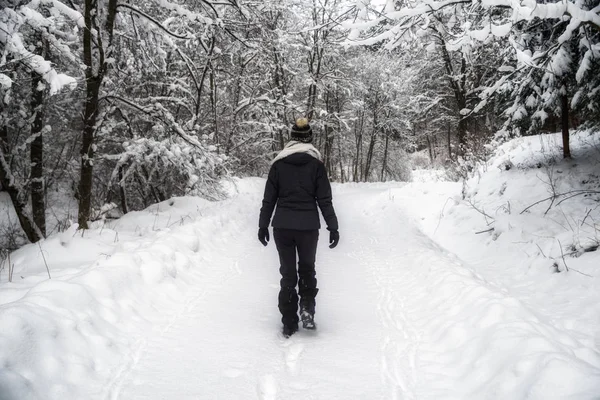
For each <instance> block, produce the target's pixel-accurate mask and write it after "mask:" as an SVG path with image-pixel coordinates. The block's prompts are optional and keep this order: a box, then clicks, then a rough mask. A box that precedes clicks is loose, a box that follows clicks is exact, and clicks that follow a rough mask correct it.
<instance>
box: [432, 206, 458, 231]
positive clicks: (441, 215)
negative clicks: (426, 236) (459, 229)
mask: <svg viewBox="0 0 600 400" xmlns="http://www.w3.org/2000/svg"><path fill="white" fill-rule="evenodd" d="M449 200H453V199H452V197H448V198H447V199H446V202H445V203H444V207H442V211H440V218H438V223H437V226H436V227H435V230H434V231H433V234H434V235H435V233H436V232H437V230H438V228H439V227H440V224H441V223H442V218H443V217H444V210H445V209H446V205H447V204H448V201H449Z"/></svg>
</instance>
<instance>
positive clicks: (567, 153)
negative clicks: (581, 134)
mask: <svg viewBox="0 0 600 400" xmlns="http://www.w3.org/2000/svg"><path fill="white" fill-rule="evenodd" d="M560 100H561V107H560V109H561V125H562V141H563V157H564V158H571V146H570V144H569V93H568V92H567V85H566V83H565V84H564V86H563V93H562V95H561V97H560Z"/></svg>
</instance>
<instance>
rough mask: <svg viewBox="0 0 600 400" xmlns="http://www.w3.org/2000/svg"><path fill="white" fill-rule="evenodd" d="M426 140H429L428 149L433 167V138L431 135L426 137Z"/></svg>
mask: <svg viewBox="0 0 600 400" xmlns="http://www.w3.org/2000/svg"><path fill="white" fill-rule="evenodd" d="M425 138H426V139H427V148H428V149H429V162H430V164H431V165H433V158H434V156H433V143H432V142H431V137H430V136H429V134H427V135H425Z"/></svg>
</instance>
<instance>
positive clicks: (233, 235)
mask: <svg viewBox="0 0 600 400" xmlns="http://www.w3.org/2000/svg"><path fill="white" fill-rule="evenodd" d="M555 140H557V139H556V137H555V136H544V137H530V138H520V139H516V140H514V141H511V142H509V143H506V144H504V145H503V146H501V147H500V148H499V149H498V151H497V153H496V156H495V157H494V158H493V160H492V161H491V163H490V165H489V166H488V167H487V168H484V169H482V170H481V173H480V174H478V176H476V177H475V178H473V179H472V180H470V181H469V182H468V183H467V185H466V186H464V187H463V186H462V185H461V184H460V183H450V182H414V183H410V184H398V183H372V184H344V185H334V204H335V206H336V211H337V213H338V217H339V219H340V233H341V241H340V245H339V246H338V247H337V248H336V249H334V250H330V249H328V248H327V243H326V240H323V236H324V235H325V233H326V232H322V233H321V235H322V240H321V241H320V243H319V250H318V258H317V277H318V279H319V287H320V289H321V291H320V292H319V296H318V297H317V313H316V321H317V324H318V327H319V329H318V331H317V332H316V333H309V332H305V331H301V332H299V333H298V334H297V335H294V336H293V337H292V338H290V339H288V340H286V339H284V338H283V337H282V336H281V335H280V334H279V329H280V322H279V318H280V315H279V312H278V310H277V306H276V299H277V292H278V283H279V273H278V269H277V267H278V259H277V253H276V251H275V248H274V245H273V243H270V244H269V246H268V247H266V248H264V247H263V246H261V245H260V244H259V243H258V241H257V240H256V226H257V218H258V209H259V206H260V200H261V196H262V190H263V185H264V180H263V179H257V178H253V179H243V180H238V181H236V186H235V187H233V186H232V187H230V188H229V189H228V190H229V192H230V193H231V197H230V198H229V199H228V200H225V201H221V202H208V201H204V200H201V199H196V198H175V199H172V200H169V201H167V202H163V203H160V204H158V205H155V206H152V207H151V208H149V209H148V210H146V211H143V212H138V213H130V214H127V215H126V216H124V217H123V218H121V219H120V220H118V221H116V222H114V223H111V224H106V225H105V226H102V225H100V224H98V226H96V227H94V229H92V230H89V231H86V233H85V234H84V235H83V236H82V234H81V231H75V229H74V228H75V227H73V228H72V229H71V230H68V231H66V232H63V233H61V234H59V235H55V236H53V237H51V238H49V239H47V240H45V241H43V242H41V243H40V245H39V246H38V245H30V246H27V247H25V248H23V249H21V250H19V251H17V252H15V253H13V255H12V256H11V259H12V262H13V263H15V273H14V282H13V283H8V282H7V281H6V275H5V272H3V274H2V276H1V283H0V327H2V329H0V399H1V400H17V399H18V400H29V399H40V400H55V399H61V400H71V399H73V400H75V399H77V400H78V399H111V400H116V399H122V400H135V399H152V400H154V399H217V398H218V399H261V400H263V399H264V400H273V399H282V400H288V399H307V398H309V399H344V400H346V399H402V398H404V399H525V398H528V399H566V398H569V399H597V398H598V393H600V353H599V351H600V335H599V334H598V332H600V317H599V316H600V284H599V283H598V282H599V281H598V277H597V276H598V271H597V269H598V267H597V266H598V265H600V262H599V261H600V257H599V254H600V253H599V252H598V251H596V250H595V249H594V247H597V243H598V238H599V235H598V228H599V226H598V221H599V220H600V207H598V204H600V203H599V202H598V194H597V193H592V192H594V191H595V192H597V191H598V190H600V188H599V187H598V172H597V171H598V170H599V168H598V160H600V150H599V149H600V137H599V135H598V134H596V135H591V134H588V133H579V134H577V135H575V136H574V138H573V141H574V145H573V152H574V156H575V161H571V162H562V161H558V160H559V157H558V148H557V146H556V145H555V143H554V141H555ZM540 149H544V151H543V152H541V153H540ZM534 154H536V155H535V156H534ZM422 176H424V175H422ZM421 180H424V179H421ZM552 188H554V189H552ZM552 190H554V192H555V193H557V194H562V193H567V192H571V191H573V190H587V191H589V192H590V193H586V194H580V195H577V196H575V197H572V198H569V196H570V195H567V194H565V195H563V196H560V197H559V198H557V199H556V200H555V201H554V203H553V204H552V207H549V206H550V203H551V201H550V200H548V201H545V202H541V203H539V204H537V205H534V206H533V207H530V208H528V207H529V206H530V205H532V204H534V203H536V202H537V201H540V200H543V199H545V198H547V197H549V196H550V194H551V193H552ZM549 191H550V193H549ZM463 192H464V193H465V195H466V201H463V200H462V193H463ZM577 193H580V192H577ZM572 194H575V192H573V193H572ZM562 200H564V201H562ZM561 201H562V202H561ZM527 208H528V209H527ZM525 209H527V210H526V211H525V212H523V213H522V211H523V210H525ZM546 210H548V211H547V213H546ZM544 214H546V215H544ZM42 254H43V256H44V257H42ZM46 265H48V268H49V270H50V273H51V274H52V279H51V280H48V275H47V274H48V273H47V270H46ZM567 268H568V270H567Z"/></svg>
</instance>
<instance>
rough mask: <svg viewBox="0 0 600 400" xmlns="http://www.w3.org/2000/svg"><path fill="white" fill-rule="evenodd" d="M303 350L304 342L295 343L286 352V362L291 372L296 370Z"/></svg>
mask: <svg viewBox="0 0 600 400" xmlns="http://www.w3.org/2000/svg"><path fill="white" fill-rule="evenodd" d="M303 350H304V345H303V344H302V343H294V344H292V345H290V346H289V347H288V348H287V350H286V352H285V364H286V365H287V367H288V368H289V370H290V371H291V372H295V370H296V364H297V362H298V359H299V358H300V354H302V351H303Z"/></svg>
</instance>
